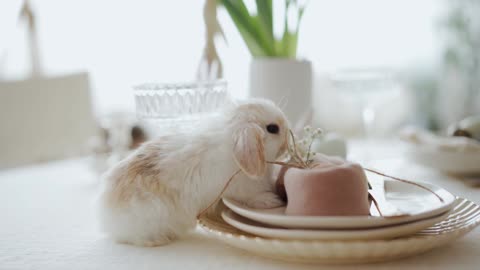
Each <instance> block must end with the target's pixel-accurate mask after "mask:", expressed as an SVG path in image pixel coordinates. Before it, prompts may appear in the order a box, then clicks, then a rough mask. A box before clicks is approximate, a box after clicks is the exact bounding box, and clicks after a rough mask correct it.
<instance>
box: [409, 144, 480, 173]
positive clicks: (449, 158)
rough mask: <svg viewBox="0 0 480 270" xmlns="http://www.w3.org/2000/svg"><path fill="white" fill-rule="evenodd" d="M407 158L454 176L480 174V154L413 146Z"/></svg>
mask: <svg viewBox="0 0 480 270" xmlns="http://www.w3.org/2000/svg"><path fill="white" fill-rule="evenodd" d="M407 156H408V157H409V158H410V159H411V160H412V161H414V162H416V163H419V164H421V165H423V166H427V167H430V168H434V169H436V170H439V171H443V172H448V173H453V174H480V153H478V152H453V151H446V150H440V149H431V148H429V147H422V146H417V145H415V146H414V145H411V146H410V147H409V149H408V150H407Z"/></svg>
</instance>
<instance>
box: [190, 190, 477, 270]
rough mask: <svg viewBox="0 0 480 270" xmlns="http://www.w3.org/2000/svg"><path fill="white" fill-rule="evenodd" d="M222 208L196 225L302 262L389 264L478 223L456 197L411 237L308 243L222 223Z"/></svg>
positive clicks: (472, 209) (473, 209)
mask: <svg viewBox="0 0 480 270" xmlns="http://www.w3.org/2000/svg"><path fill="white" fill-rule="evenodd" d="M224 207H225V206H223V205H219V207H218V208H217V209H216V211H215V212H213V213H210V214H209V215H206V216H205V217H203V218H201V219H200V220H199V226H200V227H201V228H203V229H205V231H206V232H207V233H208V234H210V235H212V236H213V237H215V238H217V239H218V240H221V241H223V242H225V243H227V244H229V245H231V246H234V247H237V248H240V249H244V250H246V251H249V252H252V253H254V254H257V255H260V256H264V257H268V258H273V259H279V260H286V261H295V262H304V263H328V264H354V263H369V262H379V261H388V260H393V259H398V258H402V257H408V256H412V255H416V254H420V253H423V252H426V251H429V250H431V249H434V248H436V247H439V246H443V245H445V244H447V243H450V242H452V241H454V240H455V239H457V238H459V237H461V236H463V235H464V234H466V233H468V232H469V231H471V230H472V229H474V228H475V227H476V226H478V224H480V206H478V205H477V204H475V203H474V202H472V201H469V200H467V199H462V198H457V200H456V206H455V207H454V208H453V209H452V211H451V212H450V215H448V217H446V219H445V220H443V221H441V222H439V223H437V224H435V225H433V226H431V227H429V228H426V229H424V230H422V231H420V232H418V233H416V234H414V235H411V236H406V237H400V238H395V239H390V240H358V241H357V240H356V241H339V240H331V241H320V240H315V241H309V240H279V239H270V238H264V237H258V236H255V235H252V234H248V233H245V232H242V231H240V230H238V229H235V228H234V227H232V226H230V225H228V224H227V223H225V222H224V221H223V220H222V218H221V216H220V213H221V211H223V209H224Z"/></svg>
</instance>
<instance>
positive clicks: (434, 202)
mask: <svg viewBox="0 0 480 270" xmlns="http://www.w3.org/2000/svg"><path fill="white" fill-rule="evenodd" d="M421 185H423V186H425V187H427V188H428V189H430V190H432V191H434V192H435V194H437V195H438V196H439V197H440V198H441V200H440V199H439V198H438V197H437V196H435V194H433V193H431V192H429V191H427V190H425V189H421V188H419V187H417V186H415V185H411V184H407V183H402V182H397V181H385V182H384V194H385V200H384V201H385V202H387V203H388V204H389V207H390V208H394V209H396V211H397V213H403V215H395V216H392V217H380V216H378V214H377V213H375V211H372V216H350V217H346V216H343V217H342V216H339V217H333V216H331V217H316V216H287V215H285V214H284V212H285V208H284V207H280V208H275V209H263V210H261V209H252V208H249V207H246V206H245V205H243V204H241V203H238V202H236V201H233V200H229V199H224V200H223V204H224V207H220V208H219V209H220V210H219V211H217V212H216V213H214V214H212V215H210V216H207V217H204V218H202V219H201V220H199V224H200V226H201V227H203V228H204V229H206V232H207V233H210V234H212V235H213V236H214V237H216V238H218V239H219V240H221V241H224V242H226V243H227V244H229V245H232V246H235V247H239V248H241V249H245V250H247V251H251V252H254V253H256V254H258V255H262V256H266V257H270V258H276V259H281V260H288V261H299V262H315V263H365V262H375V261H385V260H391V259H396V258H401V257H406V256H411V255H414V254H418V253H422V252H425V251H427V250H430V249H433V248H435V247H437V246H441V245H445V244H447V243H448V242H450V241H453V240H455V239H456V238H458V237H460V236H462V235H464V234H465V233H467V232H469V231H470V230H472V229H473V228H474V227H476V226H477V225H478V224H480V207H479V206H478V205H476V204H475V203H473V202H471V201H468V200H465V199H461V198H456V197H455V196H454V195H452V194H451V193H450V192H448V191H447V190H445V189H443V188H440V187H437V186H435V185H431V184H427V183H421ZM373 186H374V189H375V185H373ZM372 209H373V208H372ZM380 209H382V207H380Z"/></svg>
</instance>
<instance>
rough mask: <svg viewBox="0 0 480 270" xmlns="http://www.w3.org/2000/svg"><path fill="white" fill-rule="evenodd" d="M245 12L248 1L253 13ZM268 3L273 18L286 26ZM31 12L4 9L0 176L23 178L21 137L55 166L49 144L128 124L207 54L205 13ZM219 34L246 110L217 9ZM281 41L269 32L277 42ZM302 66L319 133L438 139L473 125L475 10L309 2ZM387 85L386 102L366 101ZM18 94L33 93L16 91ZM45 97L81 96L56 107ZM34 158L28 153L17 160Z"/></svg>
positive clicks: (43, 1) (230, 33) (53, 6)
mask: <svg viewBox="0 0 480 270" xmlns="http://www.w3.org/2000/svg"><path fill="white" fill-rule="evenodd" d="M254 2H255V1H253V0H252V1H245V3H246V5H247V7H249V9H250V7H251V6H254ZM277 2H279V1H275V0H274V1H273V8H274V14H276V13H282V12H283V13H285V9H284V8H283V5H281V4H276V3H277ZM28 3H29V9H28V10H27V11H26V10H25V6H24V1H20V0H18V1H16V0H10V1H1V2H0V92H3V93H2V94H1V95H0V97H1V98H2V100H0V104H1V107H0V114H2V115H3V116H2V117H1V118H0V121H1V122H0V125H1V126H2V128H0V130H1V131H0V133H2V134H3V135H2V134H0V140H1V142H0V148H3V149H1V150H0V152H3V156H5V158H3V159H2V160H1V162H2V163H3V164H1V165H3V166H1V165H0V167H6V166H13V165H15V164H18V163H14V162H10V163H9V162H8V160H11V159H12V155H13V154H12V153H13V152H14V151H16V152H18V148H19V147H20V148H21V146H19V145H18V144H14V143H13V142H14V141H12V140H14V139H12V138H18V137H21V134H20V133H29V134H31V133H38V134H39V135H38V136H34V137H35V138H42V139H38V140H39V141H40V142H42V143H41V144H43V145H48V143H46V142H50V143H51V144H55V145H56V147H57V148H58V151H57V152H56V153H54V154H52V156H55V155H58V153H60V152H62V153H63V152H65V149H68V146H67V142H65V145H60V144H59V143H57V142H59V141H61V139H58V138H57V137H66V136H70V137H72V136H74V135H73V134H77V136H78V138H76V139H75V140H73V139H72V140H71V141H70V142H69V143H72V142H74V143H78V144H80V143H81V142H82V140H83V139H84V138H85V137H88V136H90V135H91V134H93V133H95V132H96V126H98V123H100V122H102V119H104V118H105V117H106V116H108V115H111V114H112V113H118V112H121V113H124V114H126V115H128V114H129V113H134V112H135V100H134V97H133V91H132V86H134V85H138V84H141V83H144V82H191V81H194V80H195V79H196V74H197V69H198V66H199V63H200V61H201V59H202V53H203V48H204V44H205V31H206V29H205V24H204V23H203V21H204V18H203V16H204V12H203V8H204V4H205V3H204V1H197V0H184V1H147V0H137V1H113V0H111V1H110V0H105V1H93V0H82V1H78V0H77V1H73V0H32V1H29V2H28ZM282 8H283V9H282ZM252 12H254V11H252ZM218 20H219V22H220V25H221V27H222V29H223V33H224V34H225V40H226V41H225V40H224V39H222V38H217V39H216V48H217V52H218V55H219V59H221V62H222V64H223V77H224V79H225V81H227V83H228V91H229V92H230V94H231V95H232V96H233V97H235V98H245V97H247V96H248V95H249V92H248V88H249V84H248V80H249V79H248V78H249V65H250V63H251V61H252V56H251V54H250V53H249V50H248V49H247V46H246V45H245V43H244V41H243V40H242V37H241V35H239V33H238V30H237V27H236V26H235V24H234V23H233V22H232V20H231V18H230V17H229V14H228V13H227V11H226V10H225V9H224V8H218ZM282 27H284V26H283V24H282V21H276V20H275V19H274V30H275V33H281V32H282V31H283V30H282ZM297 59H307V60H309V61H311V63H312V66H313V73H312V81H313V86H312V106H313V124H314V125H315V126H320V127H322V128H325V129H327V130H332V131H336V132H338V133H340V134H342V135H343V136H346V137H355V136H363V135H364V134H365V129H366V126H367V128H368V129H369V132H370V134H371V135H374V136H376V135H378V136H392V135H395V134H396V133H397V132H398V129H399V127H401V126H403V125H406V124H413V125H417V126H420V127H424V128H427V129H433V130H439V131H442V130H444V129H445V128H446V127H447V126H448V125H450V124H451V123H453V122H455V121H458V120H460V119H462V118H464V117H466V116H468V115H472V114H475V113H480V3H479V1H471V0H470V1H469V0H457V1H440V0H423V1H415V0H404V1H396V0H387V1H385V0H364V1H352V0H350V1H348V0H337V1H326V0H325V1H323V0H322V1H309V2H308V6H307V7H306V9H305V13H304V16H303V20H302V23H301V28H300V31H299V37H298V50H297ZM372 74H373V75H372ZM45 81H47V82H45ZM385 81H387V82H388V85H389V86H388V87H387V88H388V89H387V90H385V89H382V90H381V91H374V90H375V85H378V83H384V82H385ZM358 82H361V83H358ZM19 83H20V84H19ZM352 85H353V86H352ZM2 88H3V89H2ZM27 88H28V89H31V90H30V91H31V92H22V91H21V90H18V89H27ZM42 88H50V89H54V88H55V89H56V88H58V89H61V88H62V89H63V88H69V89H77V90H75V91H74V90H72V92H71V93H68V95H67V96H65V97H64V98H63V97H62V94H58V92H47V91H46V92H42V91H43V89H42ZM63 94H65V93H63ZM72 97H73V99H72ZM59 104H63V105H59ZM75 104H76V105H75ZM32 108H37V109H38V110H39V111H41V112H42V113H46V114H47V113H48V112H47V111H49V110H50V111H52V112H50V113H51V114H66V113H70V114H71V117H75V118H73V119H76V120H75V121H74V122H75V125H71V122H72V118H69V119H70V120H68V121H64V122H65V123H64V124H65V126H64V127H63V126H59V125H61V124H62V123H63V122H62V121H61V120H58V122H56V123H55V126H53V127H52V126H49V124H48V123H41V116H40V115H41V114H39V113H38V112H37V111H35V110H33V109H32ZM32 110H33V113H30V114H29V113H28V111H32ZM26 111H27V112H26ZM51 114H50V116H51ZM372 115H375V117H373V116H372ZM50 116H49V117H50ZM132 121H133V120H132ZM18 122H20V123H18ZM50 122H51V121H50ZM74 127H76V130H75V128H74ZM42 129H49V131H45V132H40V130H42ZM62 131H64V132H62ZM68 132H71V133H70V134H71V135H65V134H68ZM8 134H9V135H8ZM12 134H13V135H12ZM79 134H80V135H79ZM7 135H8V136H7ZM42 136H43V137H42ZM27 139H28V138H26V140H27ZM37 144H38V143H37ZM12 145H13V146H12ZM32 145H34V144H32ZM35 145H36V144H35ZM47 148H52V147H51V146H47ZM9 151H10V152H9ZM32 151H33V150H32V146H29V145H24V149H23V150H22V151H20V152H21V153H19V154H18V155H19V159H21V158H20V157H21V156H25V155H28V153H32ZM42 151H45V150H42V149H39V150H38V152H39V153H41V152H42ZM76 151H78V149H77V150H75V149H72V151H71V153H72V154H73V153H74V152H76ZM33 152H35V151H33ZM32 155H33V154H32ZM65 155H67V156H68V154H65ZM35 159H36V161H38V160H41V159H49V157H41V155H40V154H39V155H37V157H36V158H35ZM32 160H33V159H32ZM30 161H31V160H30Z"/></svg>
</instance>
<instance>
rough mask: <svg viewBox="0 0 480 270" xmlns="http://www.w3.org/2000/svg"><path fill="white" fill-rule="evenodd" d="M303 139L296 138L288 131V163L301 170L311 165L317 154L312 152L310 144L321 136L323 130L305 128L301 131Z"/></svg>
mask: <svg viewBox="0 0 480 270" xmlns="http://www.w3.org/2000/svg"><path fill="white" fill-rule="evenodd" d="M303 132H304V134H303V138H302V139H298V138H296V136H295V134H293V132H292V131H291V130H289V135H290V137H289V140H288V158H287V159H288V160H289V162H288V163H290V164H291V163H293V164H294V165H296V166H298V167H301V168H309V167H310V165H312V164H313V162H314V160H313V157H315V155H316V154H317V153H316V152H313V151H312V144H313V142H314V141H315V139H319V138H321V137H322V136H323V130H322V129H320V128H316V129H313V128H312V127H311V126H306V127H305V128H304V129H303Z"/></svg>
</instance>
